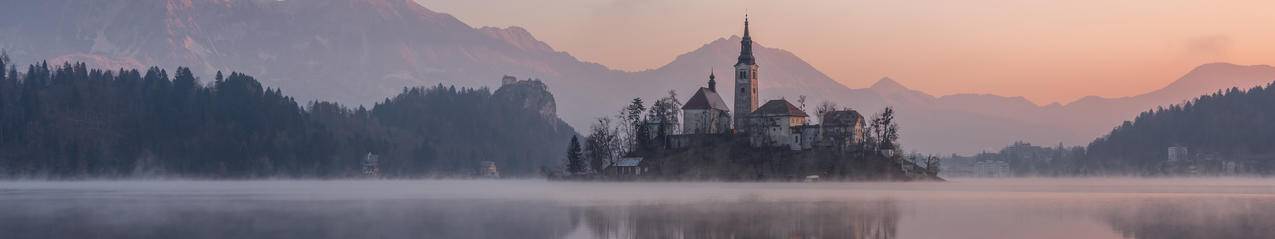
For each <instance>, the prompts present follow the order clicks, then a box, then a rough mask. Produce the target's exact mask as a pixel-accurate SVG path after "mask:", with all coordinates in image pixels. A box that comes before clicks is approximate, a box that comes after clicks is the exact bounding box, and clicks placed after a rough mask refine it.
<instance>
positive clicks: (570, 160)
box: [567, 136, 585, 174]
mask: <svg viewBox="0 0 1275 239" xmlns="http://www.w3.org/2000/svg"><path fill="white" fill-rule="evenodd" d="M580 150H581V149H580V140H579V139H578V138H577V137H576V136H571V144H569V146H567V173H568V174H581V173H584V171H585V168H584V159H583V158H581V156H582V155H581V152H580Z"/></svg>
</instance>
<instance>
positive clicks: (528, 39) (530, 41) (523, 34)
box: [478, 26, 555, 52]
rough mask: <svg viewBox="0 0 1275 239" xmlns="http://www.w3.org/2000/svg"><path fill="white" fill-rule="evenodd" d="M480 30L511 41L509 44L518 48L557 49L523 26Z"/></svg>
mask: <svg viewBox="0 0 1275 239" xmlns="http://www.w3.org/2000/svg"><path fill="white" fill-rule="evenodd" d="M478 30H479V31H482V32H483V34H487V36H491V37H492V38H496V39H499V40H501V41H504V42H505V43H509V45H513V46H514V47H517V48H518V49H522V50H527V51H536V52H554V51H555V50H554V49H553V47H550V46H549V44H548V43H545V42H543V41H540V40H538V39H536V37H535V36H533V35H531V32H529V31H527V29H524V28H522V27H518V26H510V27H506V28H498V27H482V28H479V29H478Z"/></svg>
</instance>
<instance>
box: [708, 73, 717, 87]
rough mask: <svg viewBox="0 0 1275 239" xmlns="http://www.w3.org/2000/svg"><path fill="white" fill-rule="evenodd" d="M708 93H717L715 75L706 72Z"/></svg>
mask: <svg viewBox="0 0 1275 239" xmlns="http://www.w3.org/2000/svg"><path fill="white" fill-rule="evenodd" d="M708 91H712V92H717V74H715V73H714V72H713V70H712V69H710V70H708Z"/></svg>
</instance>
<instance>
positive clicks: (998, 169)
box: [974, 160, 1010, 178]
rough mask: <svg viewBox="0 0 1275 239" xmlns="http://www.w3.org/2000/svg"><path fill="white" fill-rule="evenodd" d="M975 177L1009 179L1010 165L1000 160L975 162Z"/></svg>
mask: <svg viewBox="0 0 1275 239" xmlns="http://www.w3.org/2000/svg"><path fill="white" fill-rule="evenodd" d="M974 175H975V176H979V177H997V178H998V177H1009V175H1010V173H1009V163H1008V162H1005V161H999V160H985V161H978V162H974Z"/></svg>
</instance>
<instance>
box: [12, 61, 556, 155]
mask: <svg viewBox="0 0 1275 239" xmlns="http://www.w3.org/2000/svg"><path fill="white" fill-rule="evenodd" d="M24 68H25V71H19V70H18V69H19V68H18V66H17V65H15V64H13V62H12V60H11V59H9V58H8V57H7V55H3V54H0V69H5V70H3V72H0V175H2V176H4V177H35V178H89V177H108V178H109V177H136V176H173V177H199V178H250V177H351V176H358V175H359V173H360V169H361V167H362V165H361V162H362V160H363V158H364V157H365V156H366V155H367V154H369V153H371V154H376V155H380V161H381V165H380V167H381V171H382V172H383V174H384V175H386V176H387V177H429V176H463V175H467V174H470V173H472V172H473V171H475V170H476V168H477V167H478V165H479V162H482V161H492V162H496V163H497V165H499V166H500V167H501V170H502V171H503V174H505V175H533V174H534V173H536V172H537V170H538V169H539V168H540V167H543V166H546V165H555V164H557V160H558V159H559V158H560V157H561V151H560V149H561V148H564V147H566V143H567V140H566V139H567V138H569V137H570V136H572V135H575V132H574V130H573V129H571V128H570V127H569V126H568V125H566V124H565V123H563V122H562V121H561V120H559V119H557V118H556V116H552V115H550V116H548V117H547V116H546V115H545V114H544V113H543V112H542V111H543V109H538V108H529V107H526V106H527V105H529V104H528V102H526V99H523V98H520V96H523V95H528V94H532V95H542V96H547V97H542V98H547V100H548V103H547V104H548V105H549V106H550V109H552V108H551V106H552V96H551V95H550V94H549V93H548V92H547V91H545V88H544V87H543V83H540V82H539V81H534V82H532V81H527V82H526V83H524V84H518V85H512V86H505V87H502V88H501V89H498V90H496V92H494V93H493V92H492V91H491V90H489V89H487V88H476V89H474V88H460V89H457V88H455V87H447V86H443V85H437V86H431V87H411V88H404V90H403V92H402V93H400V94H399V95H397V96H394V97H391V98H387V99H386V100H384V101H383V102H379V103H376V104H375V105H374V106H373V107H372V109H367V108H365V107H363V106H359V107H355V108H349V107H345V106H343V105H341V104H338V103H333V102H322V101H313V102H310V103H308V104H305V105H301V104H298V103H297V101H296V100H295V99H293V98H292V97H289V96H286V95H284V94H283V92H282V91H281V90H280V89H278V88H270V87H265V86H263V85H262V84H261V83H260V82H259V81H258V80H256V79H255V78H253V77H252V76H249V75H246V74H242V73H230V74H222V73H221V72H217V73H216V75H215V76H214V77H213V80H212V81H210V82H204V81H202V80H201V79H200V78H199V77H196V75H195V74H194V73H193V72H191V71H190V69H189V68H184V67H179V68H177V69H176V70H175V71H173V72H172V73H171V74H170V73H169V71H167V70H165V69H160V68H156V67H152V68H149V69H146V70H145V71H139V70H137V69H119V70H115V71H112V70H102V69H92V68H89V67H88V66H87V65H86V64H84V63H75V64H71V63H65V64H63V65H60V66H58V65H53V66H50V65H49V64H48V63H47V62H41V63H39V64H32V65H28V66H26V67H24ZM537 84H539V85H538V86H539V87H536V86H537ZM515 96H519V97H515ZM540 104H541V105H543V104H545V103H544V102H540ZM531 105H535V104H531Z"/></svg>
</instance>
